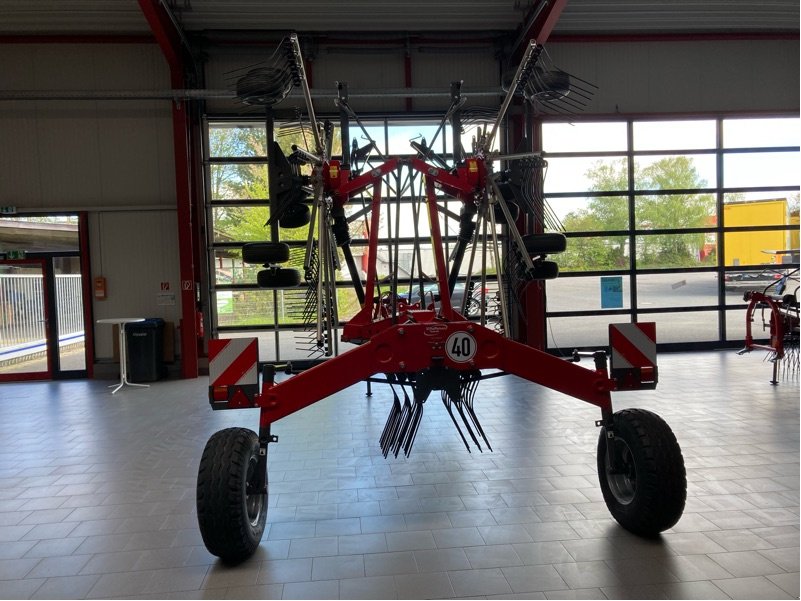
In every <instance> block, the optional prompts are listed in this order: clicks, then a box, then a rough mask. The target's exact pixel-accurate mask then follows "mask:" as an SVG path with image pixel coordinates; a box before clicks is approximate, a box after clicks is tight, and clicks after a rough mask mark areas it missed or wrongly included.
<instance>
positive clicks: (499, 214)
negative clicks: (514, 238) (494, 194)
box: [493, 200, 520, 225]
mask: <svg viewBox="0 0 801 601" xmlns="http://www.w3.org/2000/svg"><path fill="white" fill-rule="evenodd" d="M493 207H494V209H493V210H494V211H495V222H496V223H497V224H498V225H504V224H505V223H506V215H504V213H503V209H502V208H501V204H500V203H496V204H494V205H493ZM506 208H507V209H509V216H510V217H511V218H512V222H515V221H517V217H518V216H519V215H520V207H519V206H518V205H517V203H515V202H511V201H508V200H507V201H506Z"/></svg>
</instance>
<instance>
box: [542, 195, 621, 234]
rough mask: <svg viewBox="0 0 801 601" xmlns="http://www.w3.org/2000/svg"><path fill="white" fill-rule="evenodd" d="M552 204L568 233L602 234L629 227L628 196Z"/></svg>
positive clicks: (567, 199)
mask: <svg viewBox="0 0 801 601" xmlns="http://www.w3.org/2000/svg"><path fill="white" fill-rule="evenodd" d="M547 202H548V204H549V205H550V207H551V209H552V210H553V212H554V214H555V215H556V216H557V217H558V219H559V221H561V223H562V226H563V227H564V231H566V232H602V231H612V230H626V229H628V227H629V201H628V198H627V197H625V196H590V197H559V198H550V199H548V201H547Z"/></svg>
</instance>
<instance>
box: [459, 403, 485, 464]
mask: <svg viewBox="0 0 801 601" xmlns="http://www.w3.org/2000/svg"><path fill="white" fill-rule="evenodd" d="M453 404H454V405H456V410H457V411H458V412H459V415H460V417H461V418H462V421H463V422H464V427H465V428H466V429H467V433H468V434H469V435H470V438H472V439H473V442H474V443H475V445H476V446H477V447H478V450H479V451H481V452H482V453H483V452H484V450H483V449H482V448H481V444H480V443H479V442H478V438H476V435H475V434H474V433H473V429H472V428H471V427H470V422H469V421H468V418H467V416H466V415H465V414H464V410H463V409H462V405H463V403H462V401H458V402H457V401H454V403H453Z"/></svg>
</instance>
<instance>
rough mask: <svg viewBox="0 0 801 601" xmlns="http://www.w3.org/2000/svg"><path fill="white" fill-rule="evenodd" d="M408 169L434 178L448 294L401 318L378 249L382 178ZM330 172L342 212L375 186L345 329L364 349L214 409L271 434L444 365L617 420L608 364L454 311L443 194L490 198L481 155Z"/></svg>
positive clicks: (219, 394)
mask: <svg viewBox="0 0 801 601" xmlns="http://www.w3.org/2000/svg"><path fill="white" fill-rule="evenodd" d="M404 164H406V165H408V166H409V167H410V168H412V169H414V170H415V171H418V172H419V173H422V174H424V175H425V177H426V204H427V208H428V215H429V221H430V226H431V240H432V247H433V252H434V255H435V265H436V276H437V281H438V282H439V289H440V290H441V291H442V293H441V298H440V303H441V305H440V307H439V309H438V310H436V311H434V310H417V309H412V308H409V307H404V308H401V311H400V312H399V313H398V314H397V315H396V316H394V317H393V316H387V315H385V313H386V312H385V311H382V310H381V307H380V306H379V303H380V300H379V299H376V298H375V279H376V259H377V252H376V251H377V248H378V232H379V219H380V214H381V210H380V208H381V198H382V197H381V190H382V179H383V177H384V176H385V175H387V174H388V173H390V172H392V171H394V170H395V169H397V168H399V167H400V166H402V165H404ZM323 173H324V181H325V182H326V190H325V193H326V194H328V195H330V197H331V198H332V199H333V202H334V204H335V206H336V204H337V203H339V204H344V203H345V202H347V200H348V198H349V197H350V196H351V195H354V194H358V193H360V192H362V191H364V190H366V189H368V188H369V187H371V186H372V187H373V197H372V213H371V227H370V237H369V246H368V248H369V251H368V252H369V264H368V271H367V282H366V290H365V304H364V306H363V307H362V309H361V310H360V311H359V312H358V313H357V314H356V315H355V316H354V317H353V319H351V320H350V321H349V322H348V323H347V324H345V326H344V330H343V335H342V340H343V341H347V342H354V343H359V344H360V346H359V347H358V348H355V349H352V350H349V351H347V352H345V353H343V354H341V355H339V356H337V357H333V358H331V359H328V360H327V361H325V362H324V363H321V364H319V365H317V366H315V367H312V368H310V369H308V370H306V371H304V372H302V373H300V374H297V375H295V376H293V377H292V378H289V379H287V380H285V381H283V382H280V383H275V382H274V379H273V377H271V376H270V369H269V366H268V370H267V372H266V373H267V377H265V378H264V379H263V381H262V383H261V391H260V393H259V394H256V395H247V394H238V393H237V391H236V390H235V388H236V385H230V386H229V385H218V386H212V387H210V398H211V404H212V407H214V408H215V409H228V408H239V407H257V408H259V409H260V410H261V412H260V419H259V425H260V428H261V429H262V431H263V432H264V431H265V430H266V429H269V426H270V425H271V424H272V423H274V422H276V421H278V420H279V419H281V418H283V417H286V416H288V415H291V414H292V413H294V412H296V411H298V410H300V409H303V408H304V407H307V406H309V405H311V404H313V403H315V402H317V401H320V400H322V399H324V398H326V397H328V396H329V395H331V394H334V393H335V392H338V391H340V390H342V389H344V388H347V387H348V386H351V385H353V384H355V383H357V382H360V381H362V380H365V379H367V378H369V377H370V376H372V375H374V374H377V373H415V372H418V371H420V370H424V369H426V368H429V367H431V366H438V367H442V368H446V369H450V370H456V371H465V370H481V369H499V370H501V371H503V372H505V373H509V374H514V375H517V376H520V377H521V378H524V379H526V380H529V381H531V382H535V383H537V384H541V385H543V386H547V387H548V388H552V389H554V390H558V391H559V392H563V393H564V394H567V395H569V396H573V397H575V398H577V399H580V400H582V401H585V402H587V403H591V404H593V405H596V406H598V407H600V408H601V411H602V417H603V418H608V417H609V416H610V415H611V413H612V403H611V396H610V392H611V391H613V390H615V389H616V388H617V387H616V380H613V379H610V378H609V375H608V371H607V368H606V365H605V362H604V364H603V365H602V366H599V365H597V364H596V368H595V369H586V368H584V367H582V366H580V365H576V364H575V363H570V362H568V361H565V360H563V359H559V358H557V357H554V356H552V355H550V354H548V353H546V352H544V351H540V350H537V349H534V348H532V347H529V346H526V345H524V344H521V343H519V342H515V341H514V340H510V339H508V338H505V337H504V336H502V335H500V334H498V333H497V332H495V331H493V330H491V329H489V328H487V327H485V326H481V325H479V324H477V323H475V322H473V321H470V320H468V319H466V318H465V317H464V316H462V315H460V314H459V313H458V312H457V311H456V310H455V309H454V308H453V306H452V304H451V299H450V294H449V293H448V270H447V263H446V260H445V255H444V251H443V245H442V234H441V232H440V229H439V210H438V208H437V202H436V192H435V189H437V188H439V189H440V190H443V191H445V192H447V193H449V194H450V195H452V196H454V197H456V198H458V199H460V200H462V201H463V202H475V200H476V198H477V197H478V198H480V197H481V196H482V195H483V194H485V193H486V173H487V171H486V168H485V165H484V161H483V160H482V159H481V158H480V157H477V158H471V159H469V160H468V161H467V163H466V165H465V166H464V167H462V168H460V169H459V170H458V171H457V174H456V175H454V174H451V173H448V172H447V171H445V170H444V169H442V168H440V167H436V166H433V165H430V164H428V163H426V162H425V161H422V160H420V159H410V160H403V159H399V158H393V159H390V160H388V161H386V162H384V163H382V164H381V165H380V166H378V167H376V168H375V169H373V170H371V171H370V172H369V173H365V174H363V175H360V176H358V177H356V178H354V179H352V180H349V179H348V178H349V175H350V174H349V172H348V171H347V170H343V169H341V168H340V165H339V164H338V162H337V161H331V162H329V163H326V164H325V165H324V166H323ZM376 316H378V318H377V319H376V318H375V317H376ZM458 332H464V333H465V334H467V335H468V336H469V337H470V338H472V339H473V340H475V347H476V348H475V349H473V352H474V357H473V358H471V359H470V360H469V361H455V360H454V359H453V358H451V357H450V356H449V353H448V352H447V349H446V346H445V343H446V341H447V340H448V338H450V337H451V336H452V335H453V334H454V333H458ZM468 340H469V338H468ZM234 399H236V400H234Z"/></svg>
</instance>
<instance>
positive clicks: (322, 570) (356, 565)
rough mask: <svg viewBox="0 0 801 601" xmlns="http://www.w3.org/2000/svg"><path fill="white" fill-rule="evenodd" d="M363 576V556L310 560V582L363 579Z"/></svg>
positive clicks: (341, 556)
mask: <svg viewBox="0 0 801 601" xmlns="http://www.w3.org/2000/svg"><path fill="white" fill-rule="evenodd" d="M364 575H365V573H364V556H362V555H338V556H336V557H315V558H314V559H313V560H312V580H341V579H343V578H363V577H364Z"/></svg>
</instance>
